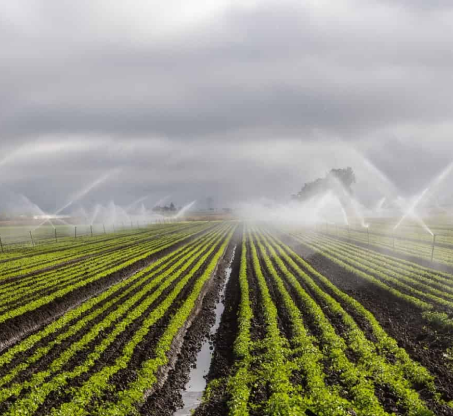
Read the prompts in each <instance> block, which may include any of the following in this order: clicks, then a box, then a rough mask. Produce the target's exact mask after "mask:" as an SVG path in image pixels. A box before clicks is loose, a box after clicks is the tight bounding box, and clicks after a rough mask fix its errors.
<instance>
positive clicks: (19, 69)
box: [0, 0, 453, 214]
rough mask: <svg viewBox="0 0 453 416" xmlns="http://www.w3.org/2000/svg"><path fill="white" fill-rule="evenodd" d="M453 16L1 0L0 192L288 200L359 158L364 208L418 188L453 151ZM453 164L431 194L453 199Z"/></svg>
mask: <svg viewBox="0 0 453 416" xmlns="http://www.w3.org/2000/svg"><path fill="white" fill-rule="evenodd" d="M452 17H453V9H452V7H451V6H450V4H449V3H448V2H438V1H436V2H426V4H425V3H423V4H422V3H420V2H406V1H393V2H390V1H372V0H366V1H360V2H359V1H353V0H342V1H338V2H335V4H332V3H331V2H327V1H321V2H320V1H308V2H303V3H301V2H297V1H291V0H285V1H278V2H277V1H270V0H263V1H246V2H244V1H241V2H239V1H229V2H226V1H224V0H215V1H211V2H209V3H205V2H191V3H187V4H180V3H179V2H175V1H169V2H165V3H162V2H147V1H123V2H121V4H115V5H112V3H111V2H108V1H105V0H96V1H78V2H75V3H74V2H70V1H66V0H64V1H46V2H44V1H31V0H30V1H23V0H19V1H16V2H5V3H4V4H2V5H1V6H0V34H1V36H0V46H1V49H2V56H3V57H2V63H1V67H2V77H1V81H0V97H1V98H0V106H1V108H2V111H1V115H0V192H1V195H2V198H1V202H0V210H2V211H17V212H20V213H21V212H23V211H24V210H25V211H30V210H31V211H33V213H35V212H39V210H43V211H45V212H51V213H54V212H56V211H57V210H60V209H61V208H62V207H64V206H65V205H66V204H67V203H68V202H71V201H73V200H74V196H79V197H78V198H77V200H78V202H79V205H76V204H74V205H71V206H70V207H68V209H67V210H66V211H65V212H64V213H66V214H70V213H73V211H77V210H80V209H82V208H83V209H94V208H93V207H94V206H96V204H102V205H103V206H107V205H108V204H109V203H112V202H114V203H115V204H118V205H121V206H123V207H125V206H128V205H130V204H132V203H133V202H134V201H136V200H137V199H140V198H142V197H143V196H147V195H149V199H147V200H146V201H144V202H143V204H144V205H145V208H146V209H151V208H152V206H153V204H155V203H157V202H158V201H159V200H161V199H162V198H163V197H165V196H167V195H171V200H172V201H174V203H175V204H176V205H177V206H178V207H180V206H184V205H186V204H188V203H190V202H191V201H194V200H196V201H198V202H197V204H198V205H197V206H198V208H200V209H205V208H206V207H207V204H206V199H207V198H212V201H213V203H212V204H213V206H214V207H215V208H217V209H221V208H224V207H233V208H241V209H242V208H243V207H244V206H247V207H250V206H251V204H255V205H260V207H262V206H263V205H267V206H269V204H285V208H284V209H287V208H288V207H287V206H286V204H287V203H288V202H289V201H290V197H291V195H292V194H295V193H297V192H298V191H300V189H301V187H302V186H303V184H304V183H305V182H310V181H313V180H315V179H316V178H319V177H323V176H324V175H325V174H327V173H328V172H329V171H330V169H332V168H344V167H347V166H350V167H352V168H353V169H354V172H355V174H356V179H357V180H356V183H355V184H354V186H353V192H354V198H355V199H356V200H357V203H358V204H359V205H360V206H362V209H363V210H364V211H366V210H373V209H374V208H375V207H376V206H377V205H378V204H379V201H381V200H382V198H384V197H385V198H387V199H388V200H392V201H396V200H397V199H398V198H403V200H404V201H405V202H404V203H403V205H408V204H409V205H410V203H411V201H412V200H413V199H414V198H415V199H416V198H417V196H418V195H419V194H420V193H422V192H423V191H424V190H425V189H426V188H427V187H429V186H431V185H432V184H433V182H435V181H436V177H437V176H438V175H441V173H442V172H443V171H444V169H446V168H447V167H448V166H449V164H450V163H451V160H452V154H453V140H452V139H451V137H452V133H453V125H452V122H451V115H452V114H451V112H452V109H453V105H452V104H453V98H452V97H453V91H452V84H451V73H452V69H453V68H452V67H453V56H452V51H451V40H452V34H453V33H452V32H453V29H452V27H453V26H452V25H451V20H452ZM112 172H113V173H112ZM106 176H108V178H107V180H101V181H100V182H99V183H98V184H97V185H96V186H94V187H92V189H91V190H90V192H86V194H84V195H80V193H81V192H82V193H83V191H84V190H85V189H87V187H88V188H90V186H91V184H93V183H96V182H97V181H99V180H100V179H102V178H105V177H106ZM449 180H451V178H446V179H445V180H444V181H443V182H442V184H439V186H438V187H437V188H438V190H437V191H436V194H435V195H432V196H430V198H428V199H429V201H428V202H426V203H427V205H429V206H433V205H436V204H437V205H438V204H440V205H442V206H447V205H449V204H450V203H451V202H452V194H451V192H450V190H449V188H448V186H446V184H448V182H449ZM436 186H437V185H436ZM442 186H443V187H442ZM269 201H270V202H269ZM168 202H169V201H168ZM392 204H393V205H395V202H392ZM35 205H37V207H38V208H37V207H35ZM395 206H398V204H396V205H395ZM447 209H449V208H448V207H447ZM400 211H401V210H400ZM403 211H404V210H403Z"/></svg>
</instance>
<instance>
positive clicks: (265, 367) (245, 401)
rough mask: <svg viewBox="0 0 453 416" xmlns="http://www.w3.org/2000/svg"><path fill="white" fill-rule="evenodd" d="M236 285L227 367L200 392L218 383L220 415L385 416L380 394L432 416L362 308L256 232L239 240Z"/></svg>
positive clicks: (412, 371)
mask: <svg viewBox="0 0 453 416" xmlns="http://www.w3.org/2000/svg"><path fill="white" fill-rule="evenodd" d="M239 286H240V307H239V311H238V333H237V338H236V341H235V344H234V354H235V357H236V364H235V366H234V368H233V369H232V371H231V373H229V375H228V378H227V379H226V380H213V381H212V382H211V384H210V386H209V388H208V390H207V393H206V395H205V400H207V401H209V400H210V397H211V396H210V391H211V390H213V389H215V388H216V386H218V385H219V384H224V385H225V392H226V393H225V394H226V399H225V400H227V401H228V408H229V414H230V415H235V416H237V415H248V414H282V415H298V414H304V412H306V411H307V410H308V409H309V410H311V411H312V412H314V413H315V414H326V415H327V414H329V415H350V414H360V415H387V414H389V412H391V411H390V410H389V408H388V403H387V399H386V398H385V397H384V398H383V397H382V395H379V394H377V392H383V391H388V392H389V393H388V394H389V395H390V397H394V398H397V399H396V406H397V407H398V410H399V412H401V413H404V414H408V415H432V414H433V413H432V411H431V410H430V409H429V407H428V406H427V404H426V403H425V402H424V400H422V398H421V397H420V395H419V391H422V390H423V391H425V393H424V396H426V395H427V394H428V396H429V397H431V400H432V401H434V402H437V403H439V404H442V405H443V402H442V400H441V398H440V395H439V394H438V393H437V392H436V387H435V385H434V378H433V377H432V376H431V375H430V374H429V372H428V371H427V370H426V369H425V368H424V367H422V366H421V365H419V364H418V363H416V362H414V361H413V360H411V359H410V357H409V356H408V354H407V353H406V351H405V350H403V349H401V348H399V347H398V345H397V343H396V341H395V340H394V339H392V338H391V337H389V336H388V335H387V334H386V333H385V331H384V330H383V329H382V327H381V326H380V325H379V323H378V321H377V320H376V319H375V317H374V316H373V315H372V314H371V313H370V312H369V311H367V310H366V309H365V308H364V307H363V306H362V305H361V304H360V303H359V302H357V301H356V300H354V299H353V298H352V297H350V296H348V295H347V294H345V293H344V292H342V291H341V290H339V289H338V288H337V287H336V286H335V285H333V284H332V283H331V282H330V281H329V280H328V279H327V278H326V277H325V276H323V275H321V274H320V273H318V272H317V271H316V270H315V269H313V268H312V267H311V266H310V265H309V264H308V263H307V262H305V261H304V260H303V259H302V258H301V257H300V256H298V255H297V254H296V253H295V252H293V251H292V250H291V249H290V248H289V247H288V246H286V245H284V244H283V243H282V242H281V241H279V240H278V239H277V238H276V237H275V236H274V235H273V234H272V233H270V232H269V231H268V230H266V229H257V228H249V229H248V230H247V231H246V233H245V234H244V240H243V246H242V254H241V267H240V272H239ZM251 288H254V289H253V290H252V289H251ZM277 305H278V307H277ZM263 327H264V328H265V331H264V333H262V330H259V329H258V328H263ZM365 328H366V330H365ZM427 392H429V393H427Z"/></svg>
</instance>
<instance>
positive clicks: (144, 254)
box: [0, 226, 206, 323]
mask: <svg viewBox="0 0 453 416" xmlns="http://www.w3.org/2000/svg"><path fill="white" fill-rule="evenodd" d="M205 228H206V226H203V228H195V229H191V230H190V231H186V232H182V233H173V234H171V235H169V236H165V237H164V238H158V239H157V240H156V241H151V242H147V243H144V244H143V245H134V246H133V247H132V248H130V249H129V250H116V251H114V252H112V253H109V254H108V255H106V256H103V257H101V258H100V259H97V258H93V259H90V260H89V261H86V262H84V263H82V264H80V265H79V267H68V268H65V269H63V270H62V271H61V272H53V273H51V272H49V273H45V274H44V276H33V277H32V278H31V279H29V280H27V281H26V282H22V281H21V280H19V281H16V282H15V283H14V284H13V286H12V287H9V288H2V290H5V296H10V298H9V303H6V302H5V303H4V304H3V307H2V309H0V323H3V322H5V321H7V320H9V319H11V318H14V317H17V316H20V315H22V314H25V313H27V312H30V311H33V310H35V309H37V308H40V307H42V306H44V305H47V304H49V303H50V302H52V301H54V300H55V299H58V298H61V297H63V296H65V295H67V294H69V293H71V292H73V291H75V290H77V289H80V288H82V287H85V286H87V285H88V284H90V283H93V282H97V281H100V280H101V279H104V278H107V277H108V276H110V275H112V274H113V273H116V272H120V271H121V270H123V269H125V268H126V267H129V266H132V265H134V264H135V263H138V262H139V261H141V260H144V259H146V258H148V257H150V256H151V255H154V254H156V253H159V252H161V251H163V250H165V249H168V248H170V247H171V246H173V245H175V244H177V243H180V242H182V241H184V240H185V239H187V238H189V237H190V236H192V235H193V234H194V233H195V232H200V231H203V230H204V229H205ZM66 275H68V276H67V277H66ZM24 283H25V284H26V285H27V286H25V287H20V290H19V291H17V295H12V294H11V293H9V291H13V290H17V286H21V285H23V284H24ZM41 287H44V289H43V290H44V291H43V290H41ZM27 288H28V289H27ZM2 294H3V292H2V291H0V296H1V295H2ZM11 302H12V303H11Z"/></svg>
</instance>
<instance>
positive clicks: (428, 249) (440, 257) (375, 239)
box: [322, 226, 453, 266]
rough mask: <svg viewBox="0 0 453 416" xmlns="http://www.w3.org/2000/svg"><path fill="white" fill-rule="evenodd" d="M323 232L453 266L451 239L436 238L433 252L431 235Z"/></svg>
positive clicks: (352, 231) (325, 229)
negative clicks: (402, 235) (401, 236)
mask: <svg viewBox="0 0 453 416" xmlns="http://www.w3.org/2000/svg"><path fill="white" fill-rule="evenodd" d="M322 231H323V232H325V234H327V235H331V236H337V237H342V238H344V239H347V241H352V242H356V243H361V244H366V245H370V246H375V247H382V248H386V249H388V250H391V251H394V252H396V253H401V254H403V255H409V256H412V257H418V258H421V259H424V260H431V257H432V256H433V258H434V259H435V260H436V261H437V262H440V263H443V264H447V265H450V266H451V265H453V247H452V246H451V243H452V241H451V239H450V238H448V239H447V237H445V236H442V235H438V236H436V246H435V249H434V252H433V250H432V243H433V238H434V237H432V236H431V235H429V236H428V237H426V238H422V237H420V236H419V235H417V234H414V235H409V236H407V235H405V236H404V238H400V237H399V236H398V235H395V236H393V235H392V234H388V235H385V234H379V233H375V232H371V231H369V232H367V231H365V230H364V231H355V230H348V228H332V226H330V228H329V226H327V227H322Z"/></svg>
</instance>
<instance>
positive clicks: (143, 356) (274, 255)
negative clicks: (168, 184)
mask: <svg viewBox="0 0 453 416" xmlns="http://www.w3.org/2000/svg"><path fill="white" fill-rule="evenodd" d="M343 232H344V230H343ZM348 232H349V233H351V230H348ZM400 243H402V242H400ZM409 243H410V244H413V242H409ZM420 244H422V243H420ZM439 244H442V246H441V248H438V247H436V250H440V249H442V251H439V253H442V256H439V259H440V260H443V261H434V262H432V263H431V262H428V260H427V258H426V256H424V255H423V253H422V252H421V253H417V252H416V251H414V250H411V251H409V250H407V252H405V251H404V250H400V251H398V250H394V251H392V250H390V249H389V248H388V247H387V248H386V247H379V246H378V245H373V244H369V243H368V241H366V242H364V241H362V240H361V239H360V238H352V237H351V234H350V235H349V236H348V235H342V234H341V232H338V230H337V231H336V232H332V230H329V229H327V230H326V229H324V228H323V227H322V224H321V225H320V226H318V227H311V228H300V227H299V228H298V227H291V226H288V225H285V226H283V225H278V224H275V223H264V222H247V221H193V222H190V221H188V222H187V221H186V222H175V223H168V224H154V225H149V226H146V227H143V228H141V229H136V230H129V231H127V232H126V231H124V230H123V231H121V232H117V233H114V234H107V235H97V236H93V237H89V236H86V237H84V238H79V239H76V238H74V239H70V238H66V239H63V240H62V241H60V242H58V241H56V242H54V243H52V244H50V243H49V244H45V245H36V246H34V247H21V246H19V247H14V248H13V249H10V250H6V251H5V252H4V253H0V265H1V266H0V414H5V415H32V414H36V415H47V414H48V415H133V414H142V415H190V414H191V412H193V414H194V415H198V416H201V415H304V414H306V415H392V414H393V415H420V416H422V415H423V416H424V415H453V268H450V266H449V262H450V260H449V259H451V257H449V255H450V254H451V252H450V250H451V249H453V246H452V248H450V247H449V245H450V242H449V241H447V240H446V241H443V242H442V241H439ZM400 247H401V246H400ZM200 380H201V381H200Z"/></svg>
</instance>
